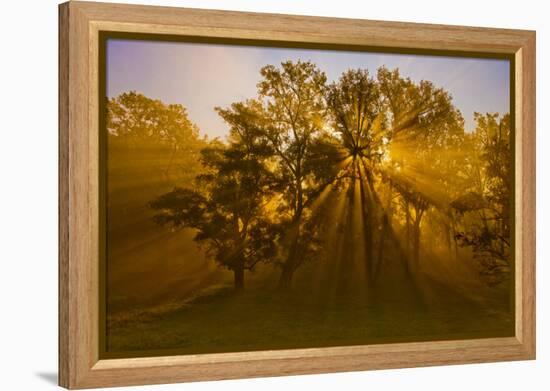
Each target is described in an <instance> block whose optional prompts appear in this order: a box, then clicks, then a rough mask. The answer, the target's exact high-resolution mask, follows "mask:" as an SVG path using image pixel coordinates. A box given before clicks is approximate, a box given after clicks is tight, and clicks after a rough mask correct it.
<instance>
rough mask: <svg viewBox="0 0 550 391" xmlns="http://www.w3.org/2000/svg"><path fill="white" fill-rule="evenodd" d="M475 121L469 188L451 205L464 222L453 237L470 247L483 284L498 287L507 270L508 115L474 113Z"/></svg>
mask: <svg viewBox="0 0 550 391" xmlns="http://www.w3.org/2000/svg"><path fill="white" fill-rule="evenodd" d="M475 120H476V122H477V127H476V130H475V132H474V133H473V135H472V141H473V145H474V146H475V149H474V157H473V158H472V159H471V163H470V165H471V170H470V173H471V175H472V176H471V183H472V186H471V187H470V188H469V189H468V192H467V193H466V194H464V195H463V196H460V197H458V198H457V199H455V200H454V201H453V203H452V206H453V207H454V209H455V210H456V211H457V212H458V213H459V215H460V216H462V217H463V218H464V220H465V221H464V229H463V230H461V231H460V232H458V233H457V234H456V237H457V239H458V241H459V243H460V245H461V246H463V247H466V246H467V247H470V248H472V250H473V251H474V255H475V257H476V259H477V260H478V262H479V265H480V270H481V274H482V275H483V276H485V277H486V278H487V281H488V282H489V283H490V284H498V283H500V282H502V281H504V280H506V279H507V278H508V276H509V273H510V269H511V263H510V259H511V243H512V241H511V230H510V210H511V203H510V195H511V194H512V191H513V188H512V170H511V164H512V155H511V153H512V152H511V148H510V135H511V133H510V116H509V115H508V114H506V115H504V116H500V115H499V114H485V115H482V114H479V113H475Z"/></svg>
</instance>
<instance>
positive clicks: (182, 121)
mask: <svg viewBox="0 0 550 391" xmlns="http://www.w3.org/2000/svg"><path fill="white" fill-rule="evenodd" d="M59 12H60V18H59V20H60V30H59V37H60V41H59V49H60V56H59V59H60V64H59V72H60V78H59V80H60V89H59V99H60V103H59V146H60V148H59V154H60V156H59V178H60V182H59V190H60V196H59V204H60V207H59V238H60V239H59V272H60V281H59V284H60V285H59V290H60V292H59V293H60V297H59V316H60V319H59V325H60V342H59V344H60V346H59V382H60V385H62V386H64V387H66V388H71V389H73V388H90V387H104V386H123V385H139V384H155V383H171V382H184V381H197V380H214V379H230V378H242V377H258V376H279V375H290V374H311V373H323V372H337V371H352V370H353V371H356V370H368V369H381V368H399V367H413V366H429V365H443V364H459V363H476V362H491V361H505V360H526V359H534V358H535V32H533V31H522V30H505V29H489V28H478V27H458V26H443V25H429V24H413V23H395V22H380V21H368V20H352V19H335V18H320V17H304V16H290V15H271V14H255V13H240V12H227V11H211V10H210V11H207V10H196V9H182V8H168V7H149V6H134V5H119V4H103V3H90V2H69V3H65V4H62V5H60V8H59Z"/></svg>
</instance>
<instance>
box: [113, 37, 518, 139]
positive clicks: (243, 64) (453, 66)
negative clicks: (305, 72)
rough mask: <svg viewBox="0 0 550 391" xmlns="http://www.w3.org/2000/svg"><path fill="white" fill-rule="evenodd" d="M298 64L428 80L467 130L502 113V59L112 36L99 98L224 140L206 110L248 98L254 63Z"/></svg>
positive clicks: (505, 84) (505, 70)
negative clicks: (181, 116)
mask: <svg viewBox="0 0 550 391" xmlns="http://www.w3.org/2000/svg"><path fill="white" fill-rule="evenodd" d="M298 59H300V60H303V61H306V60H311V61H312V62H314V63H316V64H317V65H318V66H319V68H320V69H321V70H323V71H325V72H326V74H327V77H328V79H329V81H333V80H336V79H338V78H339V76H340V74H341V73H342V72H343V71H345V70H347V69H350V68H366V69H368V70H369V72H370V73H371V74H372V75H376V70H377V69H378V67H380V66H382V65H385V66H387V67H388V68H396V67H397V68H399V70H400V72H401V74H402V75H403V76H407V77H410V78H411V79H412V80H415V81H420V80H423V79H424V80H430V81H432V82H433V83H434V84H436V85H437V86H439V87H443V88H445V89H446V90H447V91H449V92H450V93H451V95H452V97H453V102H454V104H455V106H456V107H457V108H458V109H459V110H460V111H461V112H462V115H463V116H464V119H465V121H466V130H468V131H470V130H472V129H473V127H474V126H475V125H474V121H473V113H474V112H475V111H477V112H482V113H485V112H500V113H505V112H508V111H509V110H510V82H509V72H510V63H509V61H507V60H500V59H477V58H459V57H439V56H423V55H405V54H386V53H384V54H381V53H367V52H345V51H332V50H311V49H289V48H269V47H255V46H236V45H214V44H195V43H175V42H160V41H137V40H118V39H116V40H115V39H110V40H109V41H108V42H107V95H108V96H109V97H114V96H116V95H118V94H120V93H122V92H126V91H131V90H133V91H137V92H141V93H143V94H144V95H146V96H148V97H150V98H154V99H160V100H162V101H163V102H165V103H180V104H182V105H184V106H185V107H186V108H187V110H188V113H189V118H190V119H191V121H193V122H194V123H196V124H197V125H198V126H199V128H200V130H201V134H207V135H208V136H209V137H224V136H225V135H226V134H227V131H228V127H227V125H226V124H225V123H224V122H223V121H222V120H221V119H220V118H219V117H218V115H217V114H216V113H215V112H214V110H213V108H214V107H215V106H221V107H226V106H228V105H230V104H231V103H233V102H236V101H240V100H244V99H248V98H253V97H255V96H256V94H257V90H256V84H257V83H258V81H259V79H260V74H259V70H260V68H261V67H262V66H264V65H266V64H280V63H281V62H282V61H286V60H294V61H296V60H298Z"/></svg>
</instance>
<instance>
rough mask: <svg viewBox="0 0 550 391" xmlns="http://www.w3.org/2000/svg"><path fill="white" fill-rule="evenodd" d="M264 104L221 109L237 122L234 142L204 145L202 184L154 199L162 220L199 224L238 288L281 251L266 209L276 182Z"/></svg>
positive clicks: (208, 247) (188, 225)
mask: <svg viewBox="0 0 550 391" xmlns="http://www.w3.org/2000/svg"><path fill="white" fill-rule="evenodd" d="M258 109H259V108H258V105H257V103H255V102H252V101H250V102H246V103H235V104H233V105H232V106H231V108H230V109H227V110H222V109H217V111H218V113H219V114H220V116H221V117H222V118H223V119H224V120H225V121H226V122H227V123H228V124H229V125H230V126H231V131H230V136H229V140H228V145H227V146H225V145H224V144H222V143H219V142H213V143H212V145H211V146H210V147H208V148H205V149H203V150H202V152H201V154H202V158H201V162H202V164H203V165H204V166H205V167H206V168H207V169H208V172H207V173H206V174H203V175H200V176H199V177H198V178H197V186H198V187H199V189H198V190H197V189H194V190H192V189H181V188H175V189H174V190H173V191H172V192H169V193H167V194H164V195H162V196H160V197H158V198H157V199H156V200H154V201H153V202H151V207H152V208H153V209H155V210H157V211H158V213H157V214H156V216H155V219H156V221H157V222H158V223H159V224H170V225H172V226H174V227H183V228H193V229H195V230H197V235H196V237H195V240H196V241H197V242H199V243H201V244H203V245H204V246H205V247H206V252H207V254H208V255H209V256H211V257H212V258H213V259H214V260H215V261H216V262H217V263H218V264H219V265H221V266H223V267H226V268H228V269H229V270H232V271H233V273H234V286H235V289H236V290H242V289H243V288H244V273H245V271H246V270H253V269H254V267H255V266H256V265H257V264H258V263H259V262H267V261H269V260H270V259H272V258H273V257H275V255H276V254H277V247H276V243H277V240H278V236H279V232H278V230H277V226H276V225H274V224H272V223H271V222H270V221H269V219H268V216H267V215H266V213H265V204H266V202H267V201H268V200H269V198H270V196H271V194H272V192H273V189H274V183H275V182H274V178H273V175H272V174H271V172H270V171H269V170H268V169H267V167H266V164H267V159H268V158H269V156H270V149H269V147H268V146H267V145H266V143H265V141H264V140H262V139H261V138H260V137H258V135H259V131H260V125H261V122H262V120H263V119H262V118H261V117H260V116H259V115H258Z"/></svg>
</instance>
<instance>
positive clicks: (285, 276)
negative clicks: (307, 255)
mask: <svg viewBox="0 0 550 391" xmlns="http://www.w3.org/2000/svg"><path fill="white" fill-rule="evenodd" d="M294 220H295V221H294V224H293V225H294V227H293V228H291V230H290V231H289V233H290V235H292V241H291V243H290V247H289V249H288V255H287V257H286V260H285V262H284V263H283V266H282V268H281V276H280V278H279V289H283V290H286V289H290V288H291V286H292V277H293V276H294V272H295V271H296V268H297V264H296V263H297V259H296V257H297V255H298V254H297V253H298V244H299V243H298V241H299V240H300V217H299V216H298V215H297V216H295V219H294Z"/></svg>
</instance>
